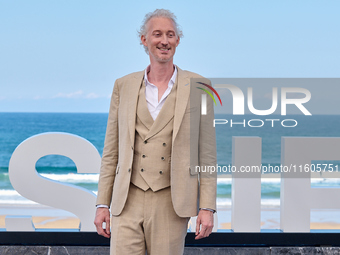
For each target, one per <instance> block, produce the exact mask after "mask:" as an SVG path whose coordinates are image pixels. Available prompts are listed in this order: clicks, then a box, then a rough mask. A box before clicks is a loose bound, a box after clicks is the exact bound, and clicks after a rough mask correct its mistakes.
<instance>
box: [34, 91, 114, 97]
mask: <svg viewBox="0 0 340 255" xmlns="http://www.w3.org/2000/svg"><path fill="white" fill-rule="evenodd" d="M106 97H107V96H106V95H105V96H103V95H98V94H97V93H94V92H90V93H87V94H85V93H84V91H82V90H78V91H75V92H71V93H61V92H60V93H58V94H56V95H55V96H53V97H52V98H68V99H74V98H80V99H97V98H106ZM110 97H111V95H110V96H108V98H110ZM38 99H40V98H38Z"/></svg>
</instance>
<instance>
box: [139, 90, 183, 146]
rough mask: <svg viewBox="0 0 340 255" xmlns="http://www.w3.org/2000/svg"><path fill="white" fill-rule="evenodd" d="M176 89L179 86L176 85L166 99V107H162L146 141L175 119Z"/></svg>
mask: <svg viewBox="0 0 340 255" xmlns="http://www.w3.org/2000/svg"><path fill="white" fill-rule="evenodd" d="M176 87H177V84H174V86H173V88H172V90H171V92H170V94H169V95H168V96H167V98H166V99H165V102H164V105H163V106H162V109H161V111H160V112H159V114H158V116H157V118H156V119H155V122H154V123H153V125H152V127H151V129H150V131H149V133H148V134H147V136H146V137H145V139H149V138H150V137H152V136H154V135H156V134H157V133H159V132H160V131H161V130H162V129H163V128H164V127H165V126H166V125H167V124H168V123H169V122H170V121H171V120H172V118H173V117H174V107H175V101H176Z"/></svg>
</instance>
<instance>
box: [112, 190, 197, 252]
mask: <svg viewBox="0 0 340 255" xmlns="http://www.w3.org/2000/svg"><path fill="white" fill-rule="evenodd" d="M170 190H171V189H170V187H168V188H165V189H161V190H159V191H156V192H153V191H152V190H151V189H148V190H147V191H143V190H142V189H140V188H138V187H137V186H135V185H134V184H132V183H131V184H130V189H129V193H128V198H127V201H126V204H125V206H124V209H123V211H122V213H121V214H120V215H119V216H112V219H111V247H110V254H111V255H145V251H147V254H148V255H182V254H183V252H184V243H185V236H186V234H187V229H188V221H189V219H190V218H182V217H179V216H178V215H177V214H176V212H175V211H174V208H173V204H172V200H171V191H170ZM113 206H114V205H113Z"/></svg>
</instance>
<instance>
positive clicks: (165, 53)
mask: <svg viewBox="0 0 340 255" xmlns="http://www.w3.org/2000/svg"><path fill="white" fill-rule="evenodd" d="M147 28H148V32H147V35H146V37H145V36H143V35H142V37H141V40H142V43H143V45H145V46H146V47H148V49H149V55H150V60H151V61H157V62H160V63H164V62H168V61H172V59H173V56H174V54H175V52H176V47H177V45H178V44H179V37H178V36H177V35H176V33H175V27H174V24H173V22H172V21H171V20H170V19H168V18H164V17H155V18H152V19H151V20H149V22H148V23H147Z"/></svg>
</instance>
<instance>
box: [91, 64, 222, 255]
mask: <svg viewBox="0 0 340 255" xmlns="http://www.w3.org/2000/svg"><path fill="white" fill-rule="evenodd" d="M177 70H178V73H177V77H176V82H175V84H174V86H173V88H172V90H171V92H170V94H169V95H168V97H167V98H166V101H165V103H164V105H163V107H162V109H161V111H160V113H159V114H158V116H157V118H156V119H155V120H153V118H152V117H151V115H150V113H149V111H148V108H147V102H146V99H145V82H144V79H143V77H144V71H142V72H137V73H132V74H129V75H127V76H124V77H122V78H120V79H118V80H116V82H115V85H114V89H113V93H112V98H111V105H110V112H109V118H108V123H107V130H106V138H105V146H104V151H103V158H102V166H101V172H100V178H99V184H98V198H97V204H104V205H108V206H110V205H111V213H112V215H113V219H112V225H111V227H112V228H111V231H112V234H111V239H112V240H111V248H112V246H115V247H117V246H119V245H121V244H122V243H127V244H128V247H132V246H135V245H137V246H138V245H140V246H143V245H144V247H145V245H146V246H147V248H148V254H155V255H157V254H180V253H179V252H181V251H182V249H183V248H182V247H183V242H184V237H185V234H186V229H187V222H188V219H189V217H192V216H196V215H197V213H198V208H210V209H214V210H216V175H215V174H211V173H198V172H197V171H196V168H195V166H216V142H215V131H214V127H213V118H214V115H213V105H212V100H208V103H207V115H201V114H200V112H201V105H200V103H201V100H200V95H201V93H204V92H202V90H199V89H195V87H193V86H194V85H192V84H190V78H201V76H199V75H197V74H195V73H191V72H188V71H183V70H181V69H179V68H178V67H177ZM190 91H191V92H190ZM193 91H194V92H193ZM193 93H194V94H197V100H196V98H195V99H194V100H193V96H194V94H193ZM137 228H140V229H141V230H140V231H144V232H145V239H146V240H140V238H139V235H138V233H136V235H135V233H133V232H134V230H135V229H137ZM124 229H132V230H133V231H127V232H126V233H125V232H124V231H125V230H124ZM138 231H139V230H136V232H138ZM166 239H172V243H175V244H177V243H178V246H179V247H176V246H177V245H173V244H170V247H168V246H169V245H166V244H165V243H166V242H167V240H166ZM164 240H165V243H163V241H164ZM155 243H159V247H158V248H157V247H156V246H155ZM150 247H154V248H153V251H150ZM155 247H156V248H155ZM142 248H143V247H142ZM114 249H115V251H112V250H111V254H119V249H118V248H117V249H118V250H117V251H116V248H114ZM129 249H130V248H129ZM133 249H134V248H131V250H129V252H131V254H132V253H136V251H135V250H133ZM157 249H159V250H158V251H157ZM160 251H162V253H159V252H160ZM125 252H126V253H127V251H125ZM138 252H139V250H138ZM136 254H137V253H136ZM140 254H142V251H141V252H140Z"/></svg>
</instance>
